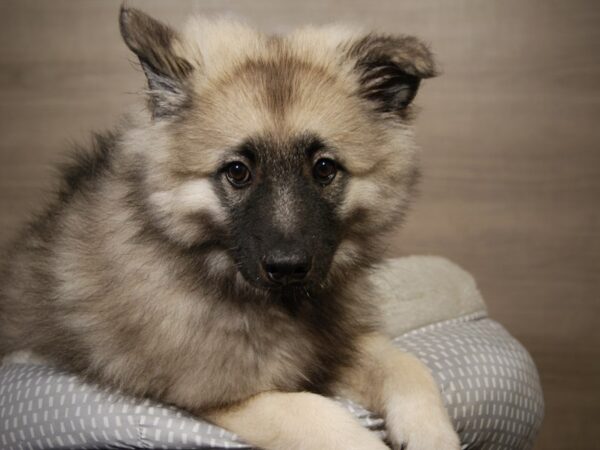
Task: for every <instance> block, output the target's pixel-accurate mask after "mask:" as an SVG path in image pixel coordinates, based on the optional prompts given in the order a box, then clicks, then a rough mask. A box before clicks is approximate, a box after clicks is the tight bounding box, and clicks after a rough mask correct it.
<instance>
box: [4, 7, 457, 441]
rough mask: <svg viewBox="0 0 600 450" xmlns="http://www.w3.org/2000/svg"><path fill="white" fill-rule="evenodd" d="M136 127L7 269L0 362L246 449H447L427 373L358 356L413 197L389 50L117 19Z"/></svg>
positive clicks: (88, 156)
mask: <svg viewBox="0 0 600 450" xmlns="http://www.w3.org/2000/svg"><path fill="white" fill-rule="evenodd" d="M120 25H121V33H122V35H123V38H124V40H125V43H126V44H127V46H128V47H129V48H130V49H131V50H132V51H133V53H135V55H137V57H138V58H139V60H140V64H141V67H142V68H143V71H144V73H145V75H146V77H147V82H148V91H147V108H146V110H145V111H143V112H140V113H138V114H134V115H131V116H129V117H128V118H127V119H126V120H124V122H123V123H122V124H121V125H120V127H119V128H118V129H116V131H113V132H111V133H107V134H102V135H98V136H96V137H95V139H94V143H93V145H92V146H91V147H92V148H91V149H88V150H85V151H83V150H80V151H79V152H78V153H77V155H76V160H75V161H74V162H73V163H72V164H70V165H69V166H67V167H66V168H65V170H64V174H63V178H62V187H61V188H60V189H59V192H58V195H57V197H56V199H55V200H54V201H53V202H52V204H51V205H49V207H48V208H47V209H46V212H45V213H44V214H42V215H41V216H39V217H38V218H37V219H36V220H35V221H34V222H32V224H31V225H30V226H29V227H28V228H27V229H26V230H25V231H24V232H23V233H22V235H21V236H20V238H19V239H17V240H16V242H15V243H14V245H13V246H12V247H11V249H10V250H9V252H8V256H7V257H6V259H5V264H4V267H3V272H2V279H1V284H0V286H1V287H0V356H1V355H7V354H8V353H10V352H14V351H19V350H31V351H33V352H34V353H35V354H37V355H40V356H42V357H44V358H46V359H47V360H49V361H51V362H53V363H54V364H57V365H59V366H60V367H63V368H65V369H67V370H70V371H73V372H76V373H78V374H80V375H81V376H83V377H85V378H86V379H88V380H90V381H93V382H97V383H101V384H103V385H107V386H111V387H115V388H118V389H121V390H122V391H125V392H127V393H130V394H133V395H137V396H148V397H151V398H154V399H157V400H160V401H162V402H166V403H170V404H174V405H177V406H178V407H181V408H184V409H186V410H188V411H190V412H192V413H194V414H197V415H199V416H202V417H204V418H206V419H208V420H211V421H213V422H214V423H216V424H218V425H221V426H223V427H226V428H228V429H230V430H232V431H234V432H236V433H238V434H239V435H241V436H242V437H243V438H245V439H246V440H247V441H249V442H250V443H252V444H254V445H256V446H258V447H262V448H266V449H281V450H289V449H340V450H341V449H343V450H349V449H357V450H358V449H360V450H365V449H369V450H375V449H385V448H386V445H385V444H384V443H383V442H381V441H379V439H378V438H377V437H376V436H375V435H373V434H371V433H370V432H369V431H367V430H365V429H363V428H362V427H361V426H360V425H359V424H358V423H357V422H355V421H354V420H353V419H352V418H351V417H350V416H348V414H347V413H346V412H345V411H343V410H342V409H341V408H340V407H338V406H337V405H336V404H335V403H333V402H332V401H330V400H329V399H327V398H326V397H325V396H324V395H331V394H335V395H343V396H346V397H349V398H351V399H353V400H355V401H357V402H359V403H361V404H363V405H365V406H366V407H368V408H371V409H372V410H374V411H377V412H379V413H381V414H383V415H384V416H385V420H386V422H387V428H388V431H389V436H390V441H391V444H392V446H393V447H394V448H396V449H400V448H408V449H411V450H442V449H458V446H459V443H458V438H457V436H456V434H455V432H454V430H453V429H452V426H451V424H450V421H449V419H448V417H447V414H446V411H445V410H444V407H443V404H442V401H441V399H440V394H439V392H438V389H437V387H436V385H435V384H434V381H433V379H432V377H431V376H430V374H429V373H428V371H427V369H426V368H424V366H423V365H422V364H421V363H420V362H418V361H417V360H416V359H415V358H413V357H411V356H409V355H407V354H404V353H401V352H399V351H397V350H395V349H394V348H392V346H391V345H390V343H389V342H388V341H387V340H386V339H385V338H383V337H382V336H381V335H379V334H378V332H377V329H378V325H377V312H376V308H375V305H374V304H373V302H376V301H377V299H376V298H373V295H372V294H370V288H369V285H368V280H367V277H366V275H367V273H368V270H369V269H370V267H371V266H372V265H373V264H374V263H375V262H377V261H378V260H379V259H380V258H381V254H382V247H383V246H384V244H385V241H386V236H387V235H388V232H389V231H390V230H392V229H393V228H394V227H395V226H396V225H397V224H398V223H399V222H400V221H401V218H402V215H403V213H404V212H405V209H406V207H407V202H408V201H409V198H410V196H411V191H412V188H413V185H414V183H415V180H416V179H417V174H418V170H417V157H416V147H415V143H414V140H413V135H412V131H411V116H412V115H411V107H410V104H411V101H412V100H413V98H414V97H415V94H416V92H417V89H418V87H419V84H420V82H421V80H422V79H424V78H428V77H431V76H433V75H434V74H435V67H434V62H433V59H432V55H431V53H430V52H429V50H428V49H427V48H426V46H424V45H423V44H422V43H421V42H420V41H418V40H417V39H415V38H413V37H408V36H388V35H380V34H365V33H361V32H357V31H354V30H351V29H346V28H342V27H323V28H310V27H309V28H304V29H302V30H300V31H297V32H295V33H292V34H290V35H288V36H269V35H264V34H261V33H259V32H257V31H255V30H253V29H251V28H248V27H247V26H245V25H242V24H239V23H232V22H229V21H205V20H200V19H195V20H192V21H191V22H189V23H188V25H187V27H186V28H185V29H184V30H183V31H181V32H176V31H174V30H173V29H171V28H169V27H167V26H166V25H164V24H162V23H160V22H158V21H156V20H154V19H152V18H150V17H149V16H147V15H146V14H144V13H142V12H140V11H138V10H135V9H129V8H122V10H121V14H120Z"/></svg>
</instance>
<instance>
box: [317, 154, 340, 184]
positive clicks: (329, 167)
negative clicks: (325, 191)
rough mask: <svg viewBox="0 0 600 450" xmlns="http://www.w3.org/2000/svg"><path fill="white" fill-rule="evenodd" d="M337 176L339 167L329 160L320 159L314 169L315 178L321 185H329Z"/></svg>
mask: <svg viewBox="0 0 600 450" xmlns="http://www.w3.org/2000/svg"><path fill="white" fill-rule="evenodd" d="M336 174H337V165H336V164H335V162H334V161H332V160H331V159H327V158H321V159H319V160H318V161H317V162H316V163H315V165H314V167H313V176H314V177H315V179H316V180H317V181H318V182H319V183H321V184H329V183H331V182H332V181H333V179H334V178H335V175H336Z"/></svg>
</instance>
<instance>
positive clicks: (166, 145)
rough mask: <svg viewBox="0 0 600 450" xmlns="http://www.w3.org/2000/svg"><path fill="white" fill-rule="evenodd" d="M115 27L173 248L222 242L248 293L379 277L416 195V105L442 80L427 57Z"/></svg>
mask: <svg viewBox="0 0 600 450" xmlns="http://www.w3.org/2000/svg"><path fill="white" fill-rule="evenodd" d="M120 23H121V32H122V35H123V38H124V40H125V42H126V44H127V45H128V46H129V48H130V49H131V50H132V51H133V52H134V53H135V54H136V55H137V56H138V57H139V60H140V62H141V66H142V68H143V70H144V72H145V74H146V77H147V81H148V88H149V89H148V111H149V117H148V120H147V123H146V124H145V125H144V126H143V127H140V128H139V129H138V130H137V131H136V132H134V133H132V134H131V136H130V137H129V139H130V140H131V141H132V145H133V146H135V147H136V148H137V149H138V153H137V157H139V159H140V161H143V165H145V167H146V170H145V171H144V173H145V176H144V189H145V192H146V193H147V195H146V200H147V207H148V211H150V215H151V217H152V218H153V220H154V221H155V223H156V225H157V227H158V228H159V229H160V230H161V232H162V233H163V234H164V236H165V237H166V238H168V239H170V240H172V241H173V242H176V243H177V244H178V245H183V246H188V247H191V246H196V245H198V244H201V243H202V242H207V241H211V240H214V241H218V242H220V244H221V246H222V249H223V250H222V254H221V262H222V263H223V264H224V265H227V263H226V262H225V261H229V262H230V263H231V264H230V266H231V267H235V268H237V269H236V270H238V271H239V273H241V274H242V275H243V278H244V279H245V280H246V282H250V283H251V284H252V285H254V286H255V287H256V286H257V287H272V288H276V287H280V286H282V285H287V284H299V283H308V284H314V285H323V284H325V283H326V282H327V281H328V280H330V279H331V277H335V276H336V274H340V273H342V272H344V271H348V270H349V269H351V268H354V267H358V266H362V265H365V264H368V263H369V262H371V261H372V258H373V256H374V255H376V254H377V253H378V250H377V248H378V246H377V245H376V244H377V242H378V241H379V239H380V236H381V235H382V233H383V232H385V231H388V230H389V229H391V228H392V227H393V226H394V225H396V224H397V223H398V222H399V220H400V218H401V216H402V214H403V212H404V211H405V209H406V206H407V201H408V199H409V196H410V193H411V187H412V186H413V184H414V182H415V179H416V174H417V161H416V154H415V144H414V141H413V136H412V132H411V127H410V118H411V107H410V104H411V102H412V100H413V99H414V97H415V95H416V93H417V89H418V87H419V84H420V82H421V80H422V79H423V78H428V77H431V76H433V75H434V74H435V68H434V63H433V59H432V55H431V53H430V52H429V50H428V49H427V48H426V46H425V45H423V44H422V43H421V42H420V41H418V40H417V39H415V38H413V37H407V36H387V35H378V34H365V33H357V32H354V31H352V30H349V29H346V28H341V27H322V28H310V27H309V28H305V29H302V30H300V31H298V32H295V33H293V34H290V35H288V36H269V35H264V34H261V33H258V32H256V31H254V30H253V29H251V28H248V27H247V26H245V25H242V24H239V23H232V22H229V21H205V20H201V19H195V20H192V21H190V22H189V23H188V25H187V27H186V28H185V29H184V30H183V31H182V32H180V33H178V32H176V31H174V30H172V29H171V28H169V27H167V26H166V25H164V24H162V23H160V22H158V21H156V20H154V19H152V18H150V17H148V16H147V15H145V14H144V13H142V12H140V11H137V10H134V9H122V11H121V20H120ZM133 141H135V143H133Z"/></svg>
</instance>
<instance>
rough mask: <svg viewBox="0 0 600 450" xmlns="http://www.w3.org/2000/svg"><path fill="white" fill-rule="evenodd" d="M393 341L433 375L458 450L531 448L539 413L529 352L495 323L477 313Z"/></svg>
mask: <svg viewBox="0 0 600 450" xmlns="http://www.w3.org/2000/svg"><path fill="white" fill-rule="evenodd" d="M394 343H395V344H396V345H397V346H398V347H400V348H402V349H404V350H406V351H408V352H410V353H413V354H414V355H415V356H417V357H418V358H419V359H420V360H421V361H423V362H424V363H425V364H426V365H427V366H428V367H429V368H430V370H431V372H432V374H433V376H434V378H435V379H436V381H437V383H438V385H439V387H440V390H441V391H442V396H443V398H444V401H445V403H446V407H447V409H448V412H449V414H450V417H451V419H452V421H453V423H454V428H455V429H456V430H457V431H458V433H459V435H460V438H461V442H462V444H463V445H462V446H463V449H478V450H479V449H481V450H505V449H506V450H508V449H530V448H532V447H533V444H534V440H535V438H536V436H537V433H538V431H539V428H540V426H541V423H542V419H543V416H544V400H543V394H542V390H541V386H540V380H539V376H538V373H537V370H536V368H535V364H534V363H533V361H532V359H531V357H530V356H529V353H527V350H525V349H524V348H523V346H522V345H521V344H520V343H519V342H518V341H517V340H516V339H514V338H513V337H512V336H511V335H510V334H508V332H507V331H506V330H505V329H504V328H503V327H502V325H500V324H499V323H497V322H495V321H493V320H491V319H488V318H486V317H485V314H484V313H477V314H473V315H470V316H465V317H462V318H458V319H453V320H448V321H444V322H440V323H436V324H433V325H429V326H426V327H423V328H419V329H417V330H413V331H410V332H408V333H406V334H404V335H403V336H400V337H398V338H396V339H395V340H394Z"/></svg>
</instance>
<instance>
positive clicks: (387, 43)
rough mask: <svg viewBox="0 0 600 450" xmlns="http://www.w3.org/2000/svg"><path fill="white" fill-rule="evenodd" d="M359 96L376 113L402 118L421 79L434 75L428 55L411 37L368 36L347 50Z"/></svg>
mask: <svg viewBox="0 0 600 450" xmlns="http://www.w3.org/2000/svg"><path fill="white" fill-rule="evenodd" d="M346 55H347V57H348V58H350V60H351V62H352V63H353V64H354V68H353V70H355V71H356V72H357V74H358V77H359V81H360V87H359V94H360V95H361V96H362V97H363V98H365V99H367V100H369V101H372V102H374V104H375V109H376V110H377V111H379V112H384V113H396V114H399V115H403V113H404V112H405V111H406V109H407V107H408V105H410V103H411V102H412V101H413V99H414V98H415V96H416V95H417V91H418V89H419V84H420V83H421V80H422V79H424V78H430V77H434V76H436V75H437V70H436V68H435V62H434V59H433V55H432V53H431V51H430V50H429V49H428V48H427V46H426V45H425V44H423V43H422V42H421V41H419V40H418V39H417V38H415V37H412V36H388V35H378V34H368V35H366V36H365V37H363V38H361V39H359V40H357V41H355V42H354V43H352V44H351V45H350V46H349V47H348V48H347V53H346Z"/></svg>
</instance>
